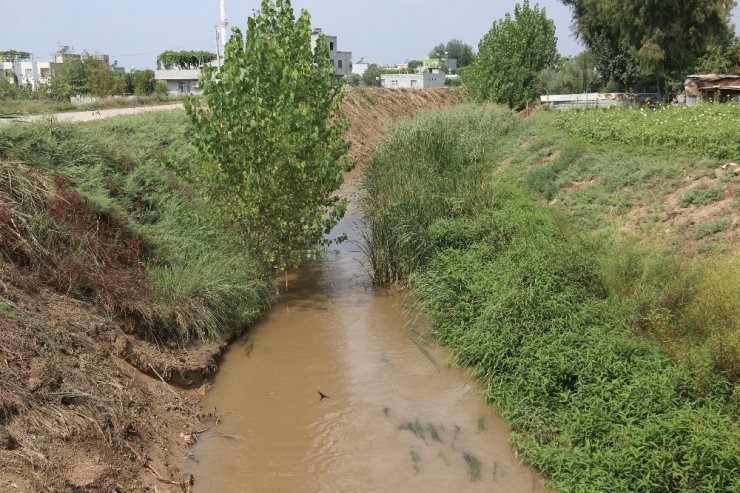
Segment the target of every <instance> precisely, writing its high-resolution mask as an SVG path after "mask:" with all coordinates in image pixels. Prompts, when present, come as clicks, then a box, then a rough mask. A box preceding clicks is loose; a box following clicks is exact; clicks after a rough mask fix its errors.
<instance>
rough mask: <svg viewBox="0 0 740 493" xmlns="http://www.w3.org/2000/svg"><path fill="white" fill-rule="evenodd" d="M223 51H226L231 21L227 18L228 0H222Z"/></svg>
mask: <svg viewBox="0 0 740 493" xmlns="http://www.w3.org/2000/svg"><path fill="white" fill-rule="evenodd" d="M219 26H220V28H221V53H225V51H224V49H225V48H226V36H227V32H228V30H229V21H228V20H226V0H221V24H219Z"/></svg>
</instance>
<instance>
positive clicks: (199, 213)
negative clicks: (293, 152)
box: [0, 111, 272, 344]
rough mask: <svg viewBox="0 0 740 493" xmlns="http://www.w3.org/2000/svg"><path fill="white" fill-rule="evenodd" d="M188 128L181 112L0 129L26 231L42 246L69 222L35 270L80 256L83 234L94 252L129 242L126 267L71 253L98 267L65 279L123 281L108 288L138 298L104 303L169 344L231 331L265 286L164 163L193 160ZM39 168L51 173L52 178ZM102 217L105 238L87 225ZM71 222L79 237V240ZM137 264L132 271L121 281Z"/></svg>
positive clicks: (230, 235)
mask: <svg viewBox="0 0 740 493" xmlns="http://www.w3.org/2000/svg"><path fill="white" fill-rule="evenodd" d="M192 132H193V129H192V127H191V125H190V123H189V122H188V121H187V118H186V116H185V115H184V113H183V112H181V111H173V112H162V113H150V114H146V115H137V116H132V117H117V118H113V119H109V120H104V121H100V122H95V123H87V124H58V123H55V122H53V121H52V122H45V123H37V124H29V125H25V124H23V125H21V124H16V125H6V126H4V127H0V161H2V163H1V164H2V167H1V170H2V171H3V172H7V173H11V174H12V175H13V177H14V181H13V188H14V189H15V190H16V193H15V206H14V214H16V215H17V216H18V217H20V218H22V219H23V218H25V223H24V224H25V226H24V231H23V237H24V239H25V241H27V242H29V244H31V243H33V242H34V241H36V242H37V245H36V246H37V247H40V245H42V244H43V245H45V246H46V247H47V248H48V247H49V245H50V244H51V242H50V239H52V238H53V237H54V235H55V234H56V233H55V231H58V230H59V229H60V228H62V229H64V230H69V234H67V235H66V236H65V237H64V242H63V244H60V245H59V249H60V251H59V252H58V253H59V255H57V256H56V258H57V261H56V263H55V264H54V265H46V266H43V265H33V266H31V267H33V268H36V269H37V270H39V274H40V275H42V277H43V276H45V275H47V274H48V272H49V271H54V272H58V271H60V263H61V262H71V261H72V260H73V259H74V258H75V257H76V256H79V255H82V257H80V258H85V256H86V255H87V254H88V253H89V250H90V249H89V245H91V244H92V243H91V242H97V243H95V244H99V245H98V250H97V251H99V252H100V253H99V255H98V256H100V255H107V254H108V253H109V251H110V248H112V245H118V247H120V250H121V251H122V252H124V251H129V252H132V253H131V255H133V257H132V258H131V259H130V260H129V262H128V263H127V264H126V265H125V266H124V267H125V269H123V268H121V269H118V268H117V266H118V265H119V263H118V261H117V260H116V259H110V261H109V262H107V263H106V262H102V263H101V262H96V261H92V262H91V261H86V262H83V263H81V264H80V265H79V266H77V267H75V269H77V270H80V269H81V270H82V271H83V272H87V271H89V270H90V269H92V268H93V267H95V266H98V267H99V268H98V269H97V271H95V272H94V274H95V275H94V276H93V275H92V274H90V273H89V272H88V274H89V275H87V277H86V278H83V279H76V278H73V277H70V278H69V279H68V285H69V286H70V288H71V290H70V292H71V293H72V294H75V295H77V296H79V297H81V298H86V299H89V298H91V297H92V298H95V299H98V298H101V297H102V298H105V296H106V292H108V291H111V292H114V291H116V289H118V290H119V291H121V290H122V289H123V287H127V289H128V290H127V291H126V292H124V291H121V292H120V293H118V295H115V296H114V295H111V297H113V298H116V296H118V297H119V298H126V299H127V300H129V302H130V300H131V299H137V298H138V301H137V304H136V306H124V307H120V306H119V307H118V308H115V307H113V308H112V309H113V312H114V313H113V314H114V315H118V316H121V315H122V316H135V317H136V318H137V319H138V322H139V324H140V325H141V326H142V328H143V329H144V330H146V331H147V332H148V333H149V335H150V336H151V338H152V339H154V340H157V341H161V342H165V341H174V342H176V343H179V344H185V343H187V342H189V341H191V340H199V339H200V340H205V339H209V340H213V339H221V338H225V337H229V336H230V335H231V334H233V333H234V331H236V330H238V329H239V328H241V327H244V326H245V325H247V324H249V323H250V322H252V321H253V320H254V319H255V318H256V317H257V316H258V314H259V313H260V312H261V310H262V308H263V307H264V306H265V303H266V302H267V301H268V299H269V297H270V295H271V293H272V282H271V279H270V275H269V272H268V271H267V270H266V269H265V268H264V266H262V265H261V264H260V263H259V262H258V261H256V260H255V259H253V258H252V257H251V256H250V255H249V253H248V252H247V251H246V250H245V249H244V247H243V244H242V241H241V238H240V236H239V235H238V233H237V232H233V231H229V230H227V229H225V228H224V226H223V225H222V224H221V223H220V222H219V221H218V219H217V216H216V215H214V214H212V212H211V211H210V209H209V207H208V205H207V204H204V203H203V202H201V201H200V200H199V199H198V198H197V196H196V195H195V194H194V193H193V192H192V191H191V190H190V188H189V187H187V186H186V185H185V184H183V183H181V182H180V181H179V180H178V179H177V177H175V175H174V174H172V173H171V172H170V171H169V167H171V166H173V165H176V164H179V165H182V164H183V163H187V162H188V161H189V160H190V159H193V156H194V155H195V149H194V148H193V147H192V145H191V144H190V136H191V135H192ZM20 162H22V163H23V164H19V163H20ZM24 170H25V171H24ZM2 176H4V175H3V174H2V173H0V179H1V178H2ZM18 177H26V180H27V181H28V180H31V182H32V184H33V186H31V185H28V184H27V186H23V184H22V183H20V182H19V181H18ZM48 177H56V178H54V180H55V184H54V183H51V180H50V179H49V178H48ZM7 189H8V187H5V190H7ZM21 189H24V190H27V193H26V192H23V193H21V192H18V190H21ZM37 190H41V191H42V192H43V193H41V195H43V196H41V195H39V193H37V192H35V191H37ZM60 191H63V193H62V192H60ZM0 193H3V186H2V183H0ZM6 193H7V192H6ZM34 193H36V195H34ZM57 197H61V198H62V199H64V200H63V201H62V202H59V204H58V207H57V210H56V212H54V211H55V210H51V212H54V213H51V212H50V210H49V206H48V201H49V200H52V202H53V201H54V200H56V198H57ZM45 204H46V205H45ZM52 209H53V208H52ZM0 212H2V211H0ZM81 218H84V219H85V220H84V221H83V220H82V219H81ZM101 221H105V222H106V223H107V224H110V228H109V233H110V235H109V236H110V237H109V238H108V239H107V240H106V241H104V242H101V241H99V240H98V236H100V234H101V233H100V232H99V227H98V232H96V226H95V224H96V222H97V224H98V225H100V224H101ZM70 224H72V226H74V227H72V226H70ZM65 228H66V229H65ZM80 232H82V234H84V235H86V236H89V237H90V239H89V241H87V242H80V241H78V239H77V238H76V237H75V235H78V236H79V234H80ZM41 240H43V241H41ZM132 246H135V248H133V249H132ZM37 250H38V248H37ZM86 252H87V253H86ZM87 256H88V257H89V255H87ZM37 257H38V258H40V259H43V258H44V257H43V255H41V254H39V255H38V256H37ZM36 264H38V262H36ZM98 264H100V265H98ZM75 269H71V270H70V272H76V270H75ZM93 270H94V269H93ZM137 270H138V271H140V272H141V273H142V276H143V277H142V279H140V280H138V281H136V282H135V283H134V282H130V281H131V279H129V278H130V277H131V276H130V275H129V274H130V273H131V272H136V271H137ZM68 277H69V276H68ZM103 278H110V282H109V283H104V282H103V281H102V280H101V279H103ZM142 283H143V284H142ZM56 287H58V286H56ZM114 294H115V293H114ZM109 305H110V306H113V305H115V303H111V304H109Z"/></svg>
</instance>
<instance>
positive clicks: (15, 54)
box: [0, 50, 31, 62]
mask: <svg viewBox="0 0 740 493" xmlns="http://www.w3.org/2000/svg"><path fill="white" fill-rule="evenodd" d="M30 59H31V53H29V52H27V51H18V50H5V51H0V62H19V61H21V60H30Z"/></svg>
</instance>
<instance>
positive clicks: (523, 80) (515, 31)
mask: <svg viewBox="0 0 740 493" xmlns="http://www.w3.org/2000/svg"><path fill="white" fill-rule="evenodd" d="M558 60H559V55H558V51H557V37H555V23H554V22H553V21H552V20H550V19H548V18H547V13H546V11H545V9H544V8H540V7H539V6H538V5H537V4H535V6H534V7H531V6H530V5H529V0H524V2H523V3H522V4H517V5H516V6H515V7H514V15H513V16H512V15H511V14H508V13H507V14H506V17H504V18H503V19H499V20H497V21H495V22H494V23H493V26H492V27H491V30H490V31H488V33H487V34H486V35H485V36H484V37H483V39H482V40H481V42H480V45H479V46H478V56H477V57H476V58H475V61H474V62H473V64H472V65H471V66H470V69H469V70H467V71H465V72H464V74H463V77H464V79H465V82H466V85H467V87H468V90H469V91H470V94H471V96H472V97H473V98H474V99H477V100H490V101H495V102H497V103H505V104H508V105H509V106H510V107H511V108H515V109H521V108H523V107H524V106H525V104H526V103H527V101H532V100H534V99H536V98H538V97H539V95H540V92H539V87H538V86H539V73H540V72H541V71H542V70H543V69H546V68H548V67H552V66H554V65H555V64H556V63H557V62H558Z"/></svg>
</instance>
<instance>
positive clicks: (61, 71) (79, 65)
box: [49, 57, 103, 100]
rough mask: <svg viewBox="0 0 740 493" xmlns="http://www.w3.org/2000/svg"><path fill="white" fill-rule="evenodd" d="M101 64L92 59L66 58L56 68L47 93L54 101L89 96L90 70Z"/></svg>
mask: <svg viewBox="0 0 740 493" xmlns="http://www.w3.org/2000/svg"><path fill="white" fill-rule="evenodd" d="M102 63H103V62H101V61H99V60H95V59H92V58H86V59H84V60H83V59H82V58H77V57H68V58H66V59H65V61H64V63H63V64H61V66H60V67H59V68H57V69H56V70H55V72H54V74H53V75H52V77H51V79H50V81H49V92H50V94H51V96H52V97H53V98H54V99H58V100H66V99H69V98H70V97H72V96H77V95H83V94H89V92H90V89H89V87H88V83H87V78H88V74H89V72H90V70H92V69H94V68H97V67H99V66H100V65H101V64H102Z"/></svg>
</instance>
